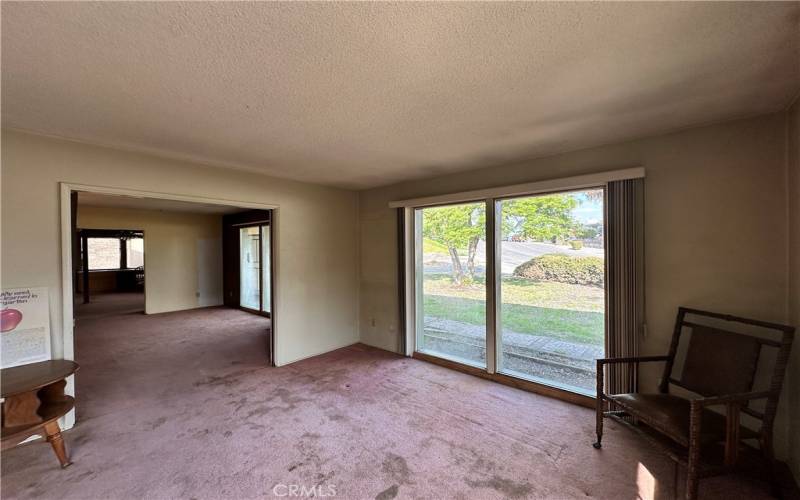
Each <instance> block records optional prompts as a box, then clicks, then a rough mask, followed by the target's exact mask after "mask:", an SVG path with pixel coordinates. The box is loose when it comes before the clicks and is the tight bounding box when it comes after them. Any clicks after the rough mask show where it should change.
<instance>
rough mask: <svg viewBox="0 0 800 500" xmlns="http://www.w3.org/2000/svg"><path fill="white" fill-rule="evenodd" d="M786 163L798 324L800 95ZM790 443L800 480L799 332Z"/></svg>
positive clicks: (790, 123)
mask: <svg viewBox="0 0 800 500" xmlns="http://www.w3.org/2000/svg"><path fill="white" fill-rule="evenodd" d="M786 129H787V133H788V141H787V145H788V167H789V182H788V186H789V317H790V321H791V324H793V325H795V326H798V327H800V99H795V102H794V105H793V106H792V107H791V108H790V109H789V112H788V113H787V127H786ZM788 393H789V395H790V396H789V397H790V404H791V415H792V418H791V428H790V431H791V432H790V434H789V435H790V439H791V441H790V447H791V450H792V452H791V465H792V469H793V471H794V476H795V477H796V478H797V480H798V481H800V332H798V333H797V334H796V335H795V344H794V349H793V352H792V362H791V363H790V365H789V392H788Z"/></svg>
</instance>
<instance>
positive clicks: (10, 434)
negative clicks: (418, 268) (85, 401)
mask: <svg viewBox="0 0 800 500" xmlns="http://www.w3.org/2000/svg"><path fill="white" fill-rule="evenodd" d="M76 371H78V363H76V362H74V361H68V360H65V359H57V360H52V361H42V362H41V363H31V364H29V365H22V366H15V367H13V368H4V369H2V370H0V392H2V397H3V399H4V401H3V409H2V426H0V434H1V435H2V448H3V449H6V448H9V447H11V446H15V445H17V444H19V443H20V442H21V441H23V440H24V439H26V438H28V437H30V436H32V435H34V434H41V433H42V431H44V434H45V436H46V437H47V442H48V443H50V445H51V446H52V447H53V451H55V453H56V457H58V461H59V462H60V463H61V467H62V468H63V467H67V466H68V465H70V464H71V463H72V462H70V461H69V458H68V456H67V449H66V447H65V446H64V438H63V437H62V436H61V429H60V428H59V427H58V419H59V418H61V417H62V416H64V415H66V414H67V412H69V411H70V410H71V409H72V408H73V407H74V406H75V399H74V398H73V397H72V396H67V395H66V394H64V387H65V386H66V385H67V381H66V378H67V377H69V376H70V375H72V374H73V373H75V372H76Z"/></svg>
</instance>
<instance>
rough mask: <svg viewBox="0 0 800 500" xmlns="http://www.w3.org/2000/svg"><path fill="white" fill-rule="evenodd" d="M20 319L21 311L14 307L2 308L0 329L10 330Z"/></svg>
mask: <svg viewBox="0 0 800 500" xmlns="http://www.w3.org/2000/svg"><path fill="white" fill-rule="evenodd" d="M20 321H22V313H21V312H20V311H17V310H16V309H3V310H2V311H0V331H1V332H3V333H5V332H10V331H11V330H13V329H14V328H16V327H17V325H18V324H19V322H20Z"/></svg>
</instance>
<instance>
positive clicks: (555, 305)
mask: <svg viewBox="0 0 800 500" xmlns="http://www.w3.org/2000/svg"><path fill="white" fill-rule="evenodd" d="M603 198H604V191H603V190H602V189H591V190H583V191H572V192H564V193H556V194H548V195H539V196H528V197H521V198H512V199H506V200H500V201H498V202H497V204H498V205H499V214H498V221H497V223H498V224H502V225H501V227H500V241H499V244H498V247H499V255H498V259H497V262H498V263H497V265H498V266H501V269H500V270H499V271H500V273H499V275H500V294H499V295H498V297H497V301H498V305H499V313H498V314H499V318H500V330H499V331H498V332H497V334H498V335H499V336H500V342H499V344H500V348H499V353H498V368H499V370H498V371H500V372H502V373H506V374H508V375H513V376H517V377H520V378H525V379H529V380H534V381H536V382H540V383H543V384H547V385H550V386H555V387H559V388H562V389H566V390H570V391H573V392H579V393H583V394H591V395H594V392H595V384H596V378H595V371H596V368H595V366H596V364H595V359H596V358H601V357H603V356H604V352H605V349H604V346H605V249H604V234H603V231H604V224H603V222H604V221H603V217H604V209H603V207H604V205H603V203H604V200H603Z"/></svg>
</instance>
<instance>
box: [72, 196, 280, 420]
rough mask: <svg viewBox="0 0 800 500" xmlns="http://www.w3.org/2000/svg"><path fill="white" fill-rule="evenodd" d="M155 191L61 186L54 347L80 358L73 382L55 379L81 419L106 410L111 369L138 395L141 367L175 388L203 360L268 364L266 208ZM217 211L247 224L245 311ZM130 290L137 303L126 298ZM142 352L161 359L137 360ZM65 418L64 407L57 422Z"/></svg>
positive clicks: (233, 239)
mask: <svg viewBox="0 0 800 500" xmlns="http://www.w3.org/2000/svg"><path fill="white" fill-rule="evenodd" d="M162 196H165V195H159V194H151V193H139V192H132V191H128V190H120V189H110V188H95V187H92V186H77V185H66V184H62V241H65V242H67V244H66V245H64V246H63V247H62V248H63V262H64V263H65V269H67V270H71V272H70V271H67V272H65V273H64V276H63V278H64V291H65V293H64V299H65V300H64V357H65V359H73V360H76V361H77V362H78V363H80V365H81V373H82V377H81V378H80V380H81V383H80V386H81V387H80V388H78V389H77V390H76V389H75V385H74V384H75V380H74V378H70V380H68V385H67V392H68V393H69V394H70V395H73V396H76V397H77V401H78V405H77V406H76V408H77V411H78V412H79V413H80V415H81V418H93V416H96V415H99V414H103V413H104V412H107V411H110V410H113V407H112V406H108V404H107V402H108V401H107V396H108V395H109V394H112V393H115V392H116V391H118V389H119V388H118V387H116V386H115V384H116V385H118V384H119V383H120V382H119V381H116V380H112V379H109V377H108V373H111V372H119V371H126V376H125V377H126V379H127V380H128V382H130V381H133V380H136V381H137V382H136V384H135V385H136V386H137V387H141V388H143V389H142V391H141V392H142V394H140V396H142V397H146V398H153V400H156V399H158V398H160V397H162V396H163V395H164V394H163V391H162V389H163V388H164V386H163V385H159V384H155V383H152V381H151V379H152V378H153V377H156V378H158V379H160V380H169V381H170V383H169V384H168V385H169V387H170V391H173V390H174V391H175V392H176V393H183V392H185V391H187V390H191V389H192V388H193V387H196V386H195V385H194V384H195V382H196V381H197V380H200V379H202V377H203V373H205V372H204V370H205V369H206V368H207V367H209V366H215V365H220V367H224V368H226V369H228V368H237V369H243V368H247V367H248V366H249V367H252V368H256V367H259V366H265V365H266V366H274V364H275V363H274V352H275V349H274V342H275V318H274V316H275V315H274V306H273V303H274V300H275V297H274V294H273V293H272V290H274V287H273V279H274V276H275V272H274V270H273V269H272V268H273V267H274V266H275V264H276V263H275V261H274V258H273V252H272V243H273V242H274V233H273V230H274V226H273V225H274V221H275V215H274V214H275V210H272V209H268V208H264V209H257V208H256V207H258V206H263V205H260V204H249V205H248V204H246V203H244V204H243V205H244V206H238V205H235V204H231V203H229V202H213V200H202V199H199V200H193V199H191V198H186V197H177V199H176V198H172V197H169V198H165V197H162ZM67 207H69V210H65V208H67ZM229 218H232V219H233V220H237V221H240V222H241V221H243V222H245V224H244V225H243V226H242V227H254V228H255V231H256V232H257V234H258V237H257V240H256V241H255V243H256V246H255V247H254V248H255V253H254V254H253V255H252V257H251V259H250V260H251V262H252V263H253V264H254V265H255V266H256V267H255V269H256V270H257V271H258V281H257V282H256V283H255V284H253V285H252V286H255V288H256V289H257V291H258V295H257V298H258V300H259V302H258V303H257V304H256V307H255V308H254V309H247V308H244V307H241V305H240V304H239V303H238V296H239V293H238V292H239V288H240V286H239V277H240V276H239V274H240V269H239V257H240V252H239V244H240V231H239V228H238V227H237V228H236V231H235V234H230V233H229V231H228V230H227V227H228V224H226V223H225V222H224V221H227V220H228V219H229ZM231 246H233V247H234V248H235V251H234V253H235V255H236V259H235V263H231V262H230V260H231V259H229V254H230V252H228V250H229V249H230V247H231ZM231 255H232V254H231ZM145 270H146V273H145ZM145 274H146V276H145ZM229 275H235V276H236V283H235V286H236V292H237V293H236V294H235V295H236V299H237V303H236V304H230V303H229V301H228V300H227V295H228V288H229V287H228V280H227V276H229ZM145 287H146V295H145V293H144V292H145ZM133 296H136V297H137V304H136V305H135V306H134V307H128V306H129V305H130V303H129V302H130V301H128V300H127V299H130V298H132V297H133ZM92 309H99V310H100V311H99V313H97V311H92ZM253 312H257V313H258V314H251V313H253ZM95 313H96V314H95ZM153 359H162V360H168V361H169V362H168V363H157V366H155V365H154V366H153V367H151V368H152V369H147V370H142V369H141V367H142V366H149V365H150V364H151V363H152V360H153ZM169 367H174V368H176V369H177V368H178V367H180V369H179V370H177V371H175V372H174V373H173V372H170V368H169ZM161 368H164V369H163V370H162V369H161ZM173 371H174V370H173ZM178 374H180V376H179V375H178ZM128 382H126V383H128ZM145 389H146V390H145ZM151 389H152V390H151ZM148 391H149V392H148ZM74 422H75V413H74V412H70V414H68V415H67V416H66V418H65V420H64V422H63V423H62V427H63V428H65V429H67V428H70V427H72V425H74Z"/></svg>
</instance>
